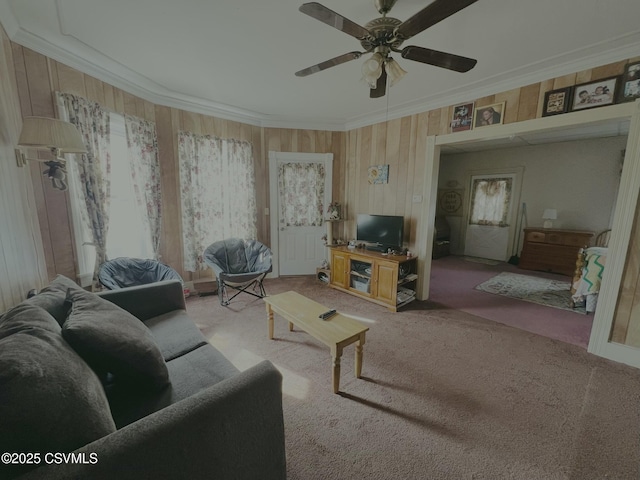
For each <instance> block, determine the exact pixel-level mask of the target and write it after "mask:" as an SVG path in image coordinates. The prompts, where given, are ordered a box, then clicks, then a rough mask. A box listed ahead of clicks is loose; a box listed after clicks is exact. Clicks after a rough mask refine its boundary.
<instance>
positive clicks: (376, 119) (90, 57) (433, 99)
mask: <svg viewBox="0 0 640 480" xmlns="http://www.w3.org/2000/svg"><path fill="white" fill-rule="evenodd" d="M0 19H1V20H0V23H1V24H2V26H3V27H4V29H5V31H6V33H7V35H8V36H9V38H10V39H11V41H13V42H15V43H18V44H20V45H23V46H25V47H27V48H30V49H32V50H34V51H36V52H38V53H40V54H42V55H45V56H47V57H49V58H52V59H53V60H56V61H59V62H61V63H64V64H65V65H68V66H70V67H72V68H75V69H77V70H79V71H81V72H83V73H86V74H88V75H91V76H93V77H95V78H98V79H100V80H102V81H104V82H106V83H108V84H110V85H113V86H114V87H116V88H120V89H122V90H124V91H126V92H128V93H130V94H132V95H135V96H138V97H140V98H143V99H145V100H147V101H149V102H152V103H154V104H157V105H162V106H166V107H171V108H177V109H181V110H186V111H190V112H194V113H200V114H203V115H209V116H213V117H217V118H222V119H225V120H231V121H236V122H240V123H245V124H249V125H254V126H258V127H264V128H289V129H308V130H326V131H349V130H353V129H357V128H361V127H365V126H368V125H373V124H376V123H380V122H384V121H386V120H393V119H397V118H401V117H405V116H409V115H414V114H418V113H424V112H428V111H430V110H435V109H439V108H442V107H448V106H451V105H456V104H459V103H462V102H467V101H472V100H473V99H475V98H482V97H485V96H488V95H493V94H497V93H500V92H505V91H509V90H512V89H515V88H519V87H522V86H524V85H530V84H533V83H538V82H541V81H544V80H547V79H550V78H556V77H560V76H563V75H568V74H572V73H575V72H579V71H582V70H586V69H590V68H594V67H598V66H601V65H606V64H608V63H613V62H617V61H621V60H626V59H628V58H633V57H635V56H637V54H638V52H639V51H640V31H637V32H633V33H631V34H627V35H624V36H620V37H617V38H614V39H610V40H607V41H604V42H601V43H599V44H595V45H590V46H587V47H583V48H581V49H578V50H575V51H573V52H569V53H567V54H563V55H557V56H554V57H551V58H548V59H546V60H544V61H541V62H536V63H532V64H529V65H526V66H523V67H521V68H518V69H515V70H512V71H511V72H509V73H508V75H504V74H503V75H500V76H495V77H489V78H486V79H484V80H481V81H479V82H474V83H469V84H467V85H464V86H462V87H458V88H455V89H451V90H448V91H445V92H441V93H439V94H437V95H431V96H426V97H423V98H421V99H417V100H412V101H411V102H407V103H405V104H400V105H396V106H392V107H390V108H389V110H388V112H387V111H382V110H381V111H378V112H375V113H370V114H364V115H356V116H354V117H351V118H347V119H344V118H338V119H328V118H322V119H320V118H316V117H304V118H297V117H284V116H272V115H266V114H262V113H258V112H254V111H251V110H247V109H242V108H239V107H234V106H231V105H225V104H221V103H217V102H214V101H211V100H206V99H202V98H198V97H193V96H189V95H184V94H180V93H177V92H175V91H172V90H170V89H168V88H166V87H163V86H162V85H160V84H158V83H156V82H154V81H153V80H151V79H149V78H147V77H145V76H143V75H140V74H138V73H136V72H134V71H132V70H131V69H130V68H128V67H126V66H124V65H122V64H121V63H119V62H117V61H115V60H114V59H112V58H110V57H108V56H106V55H104V54H102V53H100V52H99V51H97V50H95V49H93V48H91V47H90V46H88V45H86V44H84V43H83V42H81V41H80V40H78V39H77V38H75V37H73V36H71V35H68V34H66V35H65V34H64V32H61V33H62V35H63V36H62V37H61V38H60V39H59V41H57V43H52V42H51V41H49V40H47V39H45V38H43V37H41V36H39V35H38V34H36V33H34V32H30V31H28V30H26V29H24V28H22V27H20V25H19V24H18V22H17V20H16V18H15V16H14V14H13V12H12V10H11V7H10V6H9V4H8V2H7V0H0ZM61 20H62V19H61ZM61 27H62V25H61Z"/></svg>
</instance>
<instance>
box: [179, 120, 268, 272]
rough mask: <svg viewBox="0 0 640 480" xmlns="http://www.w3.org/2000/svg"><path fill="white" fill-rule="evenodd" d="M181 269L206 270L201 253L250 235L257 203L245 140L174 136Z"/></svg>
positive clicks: (252, 235)
mask: <svg viewBox="0 0 640 480" xmlns="http://www.w3.org/2000/svg"><path fill="white" fill-rule="evenodd" d="M178 157H179V163H180V199H181V207H182V243H183V248H184V250H183V254H184V269H185V270H187V271H190V272H195V271H197V270H201V269H204V268H206V265H205V264H204V262H203V259H202V254H203V253H204V250H205V249H206V248H207V247H208V246H209V245H211V244H212V243H213V242H215V241H218V240H223V239H225V238H232V237H236V238H244V239H255V238H256V234H257V206H256V191H255V176H254V166H253V163H254V160H253V148H252V146H251V144H250V143H249V142H244V141H238V140H230V139H221V138H216V137H211V136H209V135H197V134H195V133H191V132H180V133H179V134H178Z"/></svg>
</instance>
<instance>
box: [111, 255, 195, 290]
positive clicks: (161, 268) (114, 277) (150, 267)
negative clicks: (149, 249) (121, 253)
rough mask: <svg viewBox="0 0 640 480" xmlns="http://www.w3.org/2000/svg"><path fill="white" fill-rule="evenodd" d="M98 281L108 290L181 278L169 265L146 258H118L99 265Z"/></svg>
mask: <svg viewBox="0 0 640 480" xmlns="http://www.w3.org/2000/svg"><path fill="white" fill-rule="evenodd" d="M98 280H100V283H101V284H102V285H104V286H105V287H106V288H107V289H109V290H117V289H119V288H125V287H135V286H138V285H146V284H148V283H155V282H162V281H163V280H180V282H182V283H183V284H184V281H183V280H182V277H181V276H180V274H179V273H178V272H176V271H175V270H174V269H173V268H171V267H170V266H169V265H165V264H164V263H160V262H158V261H157V260H151V259H148V258H131V257H118V258H114V259H113V260H108V261H106V262H104V263H103V264H102V265H100V269H99V270H98Z"/></svg>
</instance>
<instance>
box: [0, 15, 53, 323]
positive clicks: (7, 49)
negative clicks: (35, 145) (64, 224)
mask: <svg viewBox="0 0 640 480" xmlns="http://www.w3.org/2000/svg"><path fill="white" fill-rule="evenodd" d="M15 73H16V72H15V70H14V65H13V54H12V50H11V42H10V41H9V38H8V37H7V35H6V33H5V32H4V30H3V29H2V27H0V165H1V166H2V174H1V175H0V313H2V312H4V311H6V310H8V309H9V308H10V307H12V306H14V305H16V304H17V303H19V302H21V301H22V300H24V298H25V296H26V294H27V292H28V291H29V290H30V289H32V288H36V289H39V288H41V287H43V286H44V285H45V284H46V282H47V280H48V276H47V265H46V262H45V257H44V251H43V249H42V242H41V240H40V227H39V224H38V216H37V214H36V209H37V207H36V199H35V195H34V191H33V187H32V183H31V173H30V170H29V168H28V167H18V165H17V163H16V156H15V153H14V148H15V147H16V145H17V144H18V137H19V136H20V129H21V128H22V115H21V113H20V104H19V102H18V87H17V84H16V76H15ZM38 169H39V167H38V168H37V169H36V170H38Z"/></svg>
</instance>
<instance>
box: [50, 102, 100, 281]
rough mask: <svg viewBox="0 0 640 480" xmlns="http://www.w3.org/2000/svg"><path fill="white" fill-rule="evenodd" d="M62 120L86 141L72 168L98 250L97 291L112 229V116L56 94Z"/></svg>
mask: <svg viewBox="0 0 640 480" xmlns="http://www.w3.org/2000/svg"><path fill="white" fill-rule="evenodd" d="M56 97H57V103H58V108H59V115H60V118H62V119H63V120H67V121H69V122H71V123H73V124H74V125H75V126H76V127H77V128H78V130H80V133H81V134H82V138H83V139H84V144H85V147H86V148H87V153H86V154H82V155H80V154H78V155H76V163H75V164H74V165H73V169H74V170H76V171H77V177H78V179H79V180H80V182H79V186H80V190H81V192H82V197H83V198H84V201H85V205H86V215H87V217H86V218H85V220H86V221H87V222H88V224H89V226H90V228H91V233H92V237H93V245H94V247H95V251H96V261H95V266H94V269H93V286H94V288H97V287H98V285H99V283H98V278H97V272H98V267H99V266H100V265H101V264H102V263H104V262H105V261H106V260H107V253H106V252H107V250H106V240H107V232H108V228H109V198H110V170H111V166H110V165H111V156H110V147H109V114H108V112H107V111H105V110H104V109H103V108H102V107H101V106H100V105H99V104H97V103H94V102H90V101H89V100H86V99H84V98H82V97H78V96H76V95H72V94H69V93H60V92H57V93H56Z"/></svg>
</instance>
